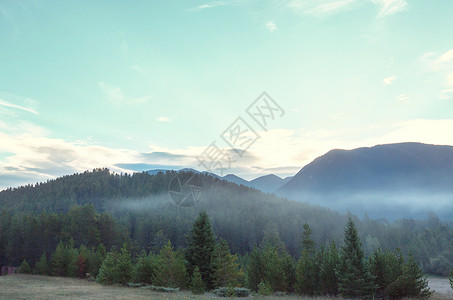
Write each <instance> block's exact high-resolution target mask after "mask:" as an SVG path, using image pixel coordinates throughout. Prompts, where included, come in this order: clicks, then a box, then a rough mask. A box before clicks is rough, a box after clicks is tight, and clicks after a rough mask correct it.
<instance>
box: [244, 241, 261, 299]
mask: <svg viewBox="0 0 453 300" xmlns="http://www.w3.org/2000/svg"><path fill="white" fill-rule="evenodd" d="M263 278H264V267H263V261H262V257H261V251H260V249H259V248H257V247H255V248H254V249H253V251H252V253H250V258H249V262H248V264H247V282H248V287H249V288H250V289H251V290H253V291H255V292H257V291H258V285H259V284H260V282H261V281H262V280H263Z"/></svg>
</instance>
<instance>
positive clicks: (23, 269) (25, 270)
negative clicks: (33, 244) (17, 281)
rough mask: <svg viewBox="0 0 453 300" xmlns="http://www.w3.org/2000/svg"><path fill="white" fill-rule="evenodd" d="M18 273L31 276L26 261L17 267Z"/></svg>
mask: <svg viewBox="0 0 453 300" xmlns="http://www.w3.org/2000/svg"><path fill="white" fill-rule="evenodd" d="M19 273H22V274H31V268H30V265H29V264H28V262H27V260H26V259H24V260H23V261H22V263H21V264H20V266H19Z"/></svg>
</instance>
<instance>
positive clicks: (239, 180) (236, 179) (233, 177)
mask: <svg viewBox="0 0 453 300" xmlns="http://www.w3.org/2000/svg"><path fill="white" fill-rule="evenodd" d="M219 178H220V179H222V180H226V181H228V182H232V183H235V184H237V185H241V184H242V185H243V186H248V187H249V186H250V182H248V181H247V180H245V179H243V178H241V177H239V176H236V175H234V174H228V175H225V176H223V177H219Z"/></svg>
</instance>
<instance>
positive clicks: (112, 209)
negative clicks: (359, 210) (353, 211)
mask: <svg viewBox="0 0 453 300" xmlns="http://www.w3.org/2000/svg"><path fill="white" fill-rule="evenodd" d="M192 175H193V173H190V172H181V173H178V176H180V178H181V180H184V179H185V178H186V177H188V176H192ZM174 176H176V172H166V173H162V172H160V173H158V174H156V175H150V174H147V173H135V174H132V175H129V174H114V173H111V172H110V171H109V170H108V169H95V170H93V171H92V172H88V171H87V172H84V173H81V174H74V175H70V176H64V177H61V178H58V179H55V180H49V181H48V182H45V183H40V184H36V185H27V186H24V187H19V188H11V189H7V190H5V191H2V192H0V216H1V219H0V264H1V265H4V264H6V263H9V264H12V265H17V264H19V263H20V261H21V259H23V257H29V258H30V259H31V262H32V263H34V262H35V261H36V260H37V259H38V258H39V255H40V253H41V252H42V250H45V251H46V252H47V253H49V251H53V249H55V248H56V246H57V244H58V242H59V240H60V239H61V240H63V241H65V242H68V241H69V239H70V238H71V237H72V238H73V239H74V245H75V247H80V245H81V244H82V243H83V244H85V245H89V246H91V245H97V244H98V241H97V240H98V239H100V242H102V243H103V244H104V245H105V247H106V248H107V249H108V250H110V248H111V247H112V246H113V245H114V246H115V247H117V248H118V249H120V248H121V245H122V243H124V242H126V243H127V244H128V247H129V249H130V251H131V254H132V255H138V253H139V252H140V251H141V250H142V249H145V250H146V251H148V252H149V251H150V250H153V251H156V249H160V248H161V246H162V240H170V241H171V243H172V245H174V247H176V248H185V247H187V240H186V238H185V235H186V234H188V231H189V228H190V226H191V223H192V222H193V220H194V219H195V217H196V216H197V214H198V213H199V211H200V210H202V209H203V210H206V211H207V212H208V213H209V216H210V218H211V223H212V227H213V228H214V230H215V231H216V233H217V234H218V235H219V236H222V237H223V238H224V239H225V240H226V241H227V242H228V244H229V247H230V249H231V251H232V252H233V253H236V254H239V255H241V256H244V255H247V254H248V253H251V252H252V251H253V249H254V246H255V245H259V244H260V243H261V241H262V240H263V239H264V232H263V228H265V227H266V226H267V225H268V224H275V226H276V228H278V231H279V232H280V233H281V234H280V238H281V240H282V241H283V242H284V244H285V246H286V251H287V252H288V254H289V255H290V256H292V257H295V258H299V256H300V255H302V253H301V252H300V242H301V236H302V234H303V232H304V228H303V227H304V226H303V225H304V223H309V224H310V228H311V230H312V235H311V239H312V240H313V241H314V243H315V245H316V246H315V248H316V250H318V251H320V250H321V249H320V248H321V246H322V245H326V244H330V242H331V241H334V242H335V243H336V244H337V245H339V244H340V243H341V242H342V239H343V231H342V228H344V226H345V225H346V223H347V221H348V217H347V215H346V214H341V213H338V212H335V211H332V210H329V209H327V208H323V207H319V206H315V205H309V204H306V203H299V202H294V201H288V200H286V199H283V198H278V197H276V196H274V195H270V194H263V193H261V192H259V191H257V190H254V189H251V188H248V187H244V186H238V185H236V184H233V183H229V182H226V181H222V180H219V179H218V178H215V177H212V176H208V175H203V174H196V175H195V176H198V177H200V180H202V181H203V182H204V184H205V191H204V196H203V200H202V201H201V202H200V203H199V204H198V205H197V206H196V207H190V208H185V209H181V208H178V207H176V206H175V205H174V204H173V203H172V202H171V199H170V198H169V197H168V195H167V190H168V184H169V182H170V181H171V180H172V179H173V178H174ZM427 201H428V200H427ZM86 205H92V206H93V208H92V209H91V210H92V212H89V210H90V209H87V208H84V210H86V212H85V213H86V214H88V213H91V215H90V216H88V215H87V216H83V217H80V216H79V214H80V213H81V211H82V210H83V209H82V208H83V207H85V206H86ZM2 210H3V211H2ZM98 212H99V213H98ZM66 215H68V216H66ZM84 219H87V220H89V221H87V222H86V223H85V222H83V220H84ZM354 221H355V223H356V225H357V228H358V229H359V235H360V239H361V240H362V241H363V250H364V252H365V255H366V256H367V257H369V256H370V255H371V254H373V252H374V251H375V250H376V249H378V248H383V249H389V250H392V251H396V250H397V249H398V248H399V249H401V252H402V253H403V254H404V255H407V254H408V253H409V252H411V253H413V256H414V258H415V260H416V261H417V262H419V263H420V264H421V265H422V268H423V270H424V272H426V273H430V274H435V275H441V276H448V275H449V272H450V270H452V269H453V251H452V249H453V242H452V241H453V227H452V224H451V223H448V222H442V221H440V220H439V218H438V217H437V216H436V215H435V214H429V215H428V216H427V218H426V219H424V220H414V219H401V220H396V221H393V222H389V221H387V220H384V219H380V220H373V219H370V218H368V217H366V216H365V217H364V218H362V219H361V220H360V219H358V218H354ZM90 222H91V223H90ZM88 224H94V225H93V226H91V225H90V226H88ZM86 227H88V228H94V229H93V231H92V232H91V233H89V232H88V229H86ZM84 232H86V233H84ZM19 237H20V239H19ZM21 241H23V244H24V245H35V244H37V243H38V245H37V246H36V247H31V246H26V247H24V248H22V245H21ZM40 241H45V244H44V243H41V242H40ZM41 244H42V245H41ZM41 248H43V249H41ZM44 248H45V249H44ZM29 249H37V250H36V251H35V250H33V253H28V252H30V250H29ZM23 254H24V255H23Z"/></svg>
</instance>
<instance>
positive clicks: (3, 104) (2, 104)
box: [0, 98, 38, 115]
mask: <svg viewBox="0 0 453 300" xmlns="http://www.w3.org/2000/svg"><path fill="white" fill-rule="evenodd" d="M0 105H1V106H4V107H8V108H14V109H19V110H23V111H26V112H29V113H32V114H35V115H36V114H38V112H37V111H36V110H34V109H31V108H28V107H23V106H20V105H16V104H13V103H9V102H8V101H5V100H3V99H1V98H0Z"/></svg>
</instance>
